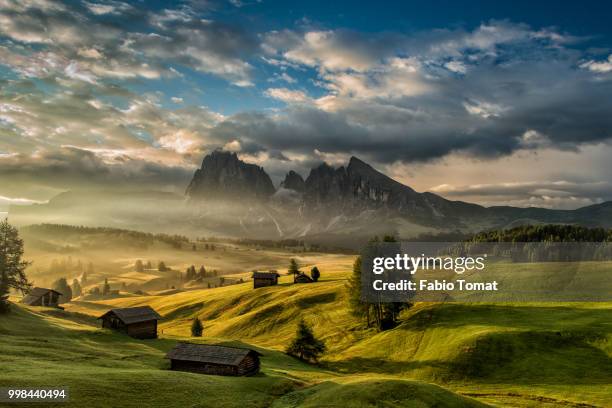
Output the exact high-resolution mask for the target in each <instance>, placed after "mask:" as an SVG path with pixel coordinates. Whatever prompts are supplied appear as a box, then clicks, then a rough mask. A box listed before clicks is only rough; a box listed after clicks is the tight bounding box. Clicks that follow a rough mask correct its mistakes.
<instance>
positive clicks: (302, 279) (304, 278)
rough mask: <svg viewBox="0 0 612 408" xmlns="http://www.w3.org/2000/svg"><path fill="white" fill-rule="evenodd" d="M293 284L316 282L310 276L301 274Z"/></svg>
mask: <svg viewBox="0 0 612 408" xmlns="http://www.w3.org/2000/svg"><path fill="white" fill-rule="evenodd" d="M293 282H295V283H312V282H314V281H313V280H312V278H311V277H310V276H308V275H306V274H305V273H299V274H297V275H296V277H295V278H294V279H293Z"/></svg>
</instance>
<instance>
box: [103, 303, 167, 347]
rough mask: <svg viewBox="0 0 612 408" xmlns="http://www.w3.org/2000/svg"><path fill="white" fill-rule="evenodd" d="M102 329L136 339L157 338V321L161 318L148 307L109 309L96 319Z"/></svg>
mask: <svg viewBox="0 0 612 408" xmlns="http://www.w3.org/2000/svg"><path fill="white" fill-rule="evenodd" d="M98 319H100V320H102V327H103V328H106V329H113V330H117V331H120V332H122V333H125V334H127V335H128V336H130V337H134V338H137V339H154V338H157V321H158V320H159V319H161V316H160V315H158V314H157V312H156V311H155V310H153V309H151V308H150V307H149V306H141V307H128V308H125V309H111V310H109V311H108V312H106V313H104V314H103V315H102V316H100V317H98Z"/></svg>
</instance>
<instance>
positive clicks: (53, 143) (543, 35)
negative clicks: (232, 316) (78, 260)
mask: <svg viewBox="0 0 612 408" xmlns="http://www.w3.org/2000/svg"><path fill="white" fill-rule="evenodd" d="M303 3H304V4H303V5H291V6H287V4H286V2H281V1H267V0H262V1H256V0H253V1H250V0H244V1H242V0H230V1H228V2H221V1H206V0H204V1H200V0H194V1H185V2H177V1H174V2H168V3H167V4H166V3H164V2H162V1H146V2H145V1H135V2H122V1H115V0H106V1H96V0H91V1H70V2H67V1H52V0H14V1H13V0H0V209H1V207H2V206H6V205H7V204H9V203H14V204H27V203H29V202H35V201H41V200H47V199H49V198H50V197H52V196H53V195H54V194H57V193H58V192H60V191H65V190H69V189H81V188H119V187H124V188H131V189H136V188H147V189H164V190H173V191H177V192H182V191H184V188H185V187H186V184H187V183H188V181H189V178H190V176H191V174H192V173H193V171H194V169H195V167H196V166H197V165H198V164H199V163H200V162H201V160H202V157H203V156H204V155H205V154H206V153H207V152H210V151H212V150H214V149H216V148H220V147H222V148H225V149H227V150H232V151H236V152H238V153H239V154H240V156H241V157H242V158H243V159H245V160H247V161H249V162H253V163H258V164H260V165H262V166H264V167H265V168H266V170H267V171H268V173H269V174H270V175H271V176H272V177H273V179H274V180H275V181H276V182H278V181H280V179H281V178H282V177H283V175H284V174H285V173H286V172H287V171H288V170H289V169H295V170H297V171H298V172H300V173H301V174H302V175H304V176H307V174H308V169H309V168H310V167H311V166H314V165H316V164H318V163H320V162H321V161H327V162H329V163H332V164H335V165H340V164H343V163H344V162H346V160H348V158H349V157H350V156H351V155H355V156H358V157H360V158H362V159H363V160H366V161H368V162H370V163H371V164H372V165H373V166H375V167H376V168H378V169H379V170H381V171H384V172H385V173H387V174H389V175H390V176H392V177H394V178H395V179H397V180H399V181H401V182H404V183H406V184H408V185H410V186H412V187H413V188H415V189H416V190H417V191H425V190H427V191H432V192H436V193H438V194H441V195H443V196H445V197H448V198H451V199H458V200H467V201H473V202H478V203H481V204H485V205H500V204H509V205H517V206H543V207H555V208H576V207H580V206H584V205H589V204H593V203H598V202H601V201H605V200H611V199H612V188H611V187H612V161H611V160H610V157H612V146H611V144H610V141H611V139H612V28H611V26H610V24H609V21H608V20H609V19H608V17H609V15H610V13H611V11H612V10H611V9H610V7H609V6H606V5H605V4H603V3H604V2H591V1H582V2H576V4H575V5H570V4H565V3H567V2H562V3H559V2H545V1H542V2H533V1H530V2H520V1H519V2H512V4H510V3H508V5H507V6H503V5H499V4H496V3H497V2H489V1H485V2H462V3H463V4H459V2H456V1H429V2H408V1H402V2H398V3H399V4H393V3H387V2H385V3H384V5H383V4H382V3H381V2H372V3H371V4H370V5H363V6H361V5H360V7H356V6H355V4H356V3H354V2H342V1H336V2H320V3H319V2H314V1H310V2H303ZM534 3H537V4H534Z"/></svg>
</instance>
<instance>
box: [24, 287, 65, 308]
mask: <svg viewBox="0 0 612 408" xmlns="http://www.w3.org/2000/svg"><path fill="white" fill-rule="evenodd" d="M60 296H62V294H61V293H59V292H58V291H56V290H53V289H47V288H32V289H31V290H30V292H29V293H28V294H27V295H26V296H25V297H24V298H23V299H21V303H23V304H26V305H28V306H47V307H57V308H59V307H60V306H59V303H58V302H59V297H60Z"/></svg>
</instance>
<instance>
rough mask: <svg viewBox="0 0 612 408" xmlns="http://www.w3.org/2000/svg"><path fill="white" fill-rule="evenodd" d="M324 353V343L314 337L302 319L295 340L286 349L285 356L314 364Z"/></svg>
mask: <svg viewBox="0 0 612 408" xmlns="http://www.w3.org/2000/svg"><path fill="white" fill-rule="evenodd" d="M324 352H325V343H323V342H322V341H321V340H319V339H317V338H316V337H315V335H314V333H313V332H312V328H311V327H310V326H308V325H307V324H306V322H305V321H304V319H302V320H300V322H299V323H298V328H297V333H296V336H295V339H293V341H292V342H291V344H290V345H289V347H288V348H287V354H289V355H292V356H295V357H297V358H299V359H300V360H304V361H312V362H316V361H317V360H318V359H319V356H320V355H321V354H323V353H324Z"/></svg>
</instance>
